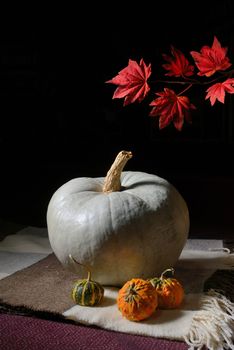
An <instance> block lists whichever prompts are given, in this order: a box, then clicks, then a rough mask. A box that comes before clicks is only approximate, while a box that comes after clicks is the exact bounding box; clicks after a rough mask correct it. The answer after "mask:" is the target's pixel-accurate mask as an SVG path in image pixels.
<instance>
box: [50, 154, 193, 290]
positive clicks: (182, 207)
mask: <svg viewBox="0 0 234 350" xmlns="http://www.w3.org/2000/svg"><path fill="white" fill-rule="evenodd" d="M129 158H131V152H126V151H122V152H120V153H119V154H118V156H117V158H116V160H115V162H114V164H113V165H112V167H111V169H110V171H109V172H108V174H107V176H106V178H102V177H100V178H86V177H82V178H76V179H73V180H71V181H69V182H67V183H65V184H64V185H63V186H61V187H60V188H59V189H58V190H57V191H56V192H55V193H54V195H53V196H52V198H51V200H50V203H49V206H48V211H47V225H48V233H49V240H50V243H51V247H52V249H53V251H54V253H55V255H56V256H57V258H58V259H59V261H60V262H61V263H62V264H63V265H64V267H67V268H68V269H70V270H72V271H73V272H74V270H73V269H74V264H71V263H70V260H69V255H70V254H71V255H72V256H74V258H75V259H76V260H77V261H79V262H80V263H81V264H84V265H86V266H89V268H90V270H92V274H93V277H94V278H95V280H97V281H98V282H99V283H101V284H103V285H112V286H122V285H123V284H124V283H125V282H126V281H128V280H130V279H131V278H136V277H138V278H151V277H154V276H157V275H159V274H160V273H161V272H162V271H164V270H165V269H167V268H168V267H171V266H173V265H174V264H175V262H176V261H177V260H178V258H179V255H180V253H181V251H182V249H183V247H184V245H185V242H186V240H187V236H188V232H189V212H188V208H187V205H186V202H185V201H184V199H183V198H182V196H181V195H180V194H179V192H178V191H177V190H176V189H175V188H174V187H173V186H172V185H171V184H170V183H169V182H168V181H167V180H165V179H162V178H160V177H158V176H156V175H153V174H148V173H143V172H135V171H125V172H122V169H123V167H124V165H125V164H126V162H127V160H128V159H129ZM113 179H114V180H113ZM121 185H122V187H121V188H120V186H121ZM76 272H77V271H76Z"/></svg>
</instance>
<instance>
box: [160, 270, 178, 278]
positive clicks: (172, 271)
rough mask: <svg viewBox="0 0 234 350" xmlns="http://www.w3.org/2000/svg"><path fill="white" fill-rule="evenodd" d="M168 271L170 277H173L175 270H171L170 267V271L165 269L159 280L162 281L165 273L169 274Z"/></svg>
mask: <svg viewBox="0 0 234 350" xmlns="http://www.w3.org/2000/svg"><path fill="white" fill-rule="evenodd" d="M169 271H170V272H171V273H172V275H174V273H175V270H174V269H173V267H171V268H170V269H166V270H165V271H163V272H162V274H161V276H160V280H163V279H164V275H165V273H167V272H169Z"/></svg>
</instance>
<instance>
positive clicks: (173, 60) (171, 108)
mask: <svg viewBox="0 0 234 350" xmlns="http://www.w3.org/2000/svg"><path fill="white" fill-rule="evenodd" d="M227 51H228V50H227V48H226V47H222V46H221V44H220V42H219V40H218V39H217V37H216V36H215V37H214V40H213V44H212V46H211V47H209V46H203V47H202V48H201V50H200V52H197V51H191V52H190V55H191V58H192V60H193V63H191V62H190V61H189V60H188V58H187V57H186V56H185V55H184V54H183V52H181V51H180V50H178V49H176V48H175V47H174V46H171V53H170V55H168V54H163V55H162V57H163V59H164V60H165V63H164V64H163V65H162V67H163V69H165V71H166V73H165V76H168V77H170V78H169V79H171V77H173V79H174V80H162V79H158V80H157V79H156V80H155V81H153V82H152V81H150V79H151V78H152V65H151V63H149V64H148V65H147V64H146V63H145V61H144V59H143V58H142V59H141V60H140V62H139V63H137V61H134V60H131V59H129V62H128V66H127V67H125V68H123V69H122V70H121V71H120V72H119V73H118V74H117V75H116V76H115V77H114V78H112V79H111V80H108V81H107V82H106V83H111V84H114V85H117V88H116V90H115V91H114V94H113V99H116V98H118V99H120V98H123V99H124V103H123V105H124V106H127V105H129V104H131V103H134V102H142V101H143V100H144V99H145V97H146V96H147V95H148V94H149V92H151V91H152V88H151V86H152V85H153V84H155V85H156V86H157V84H158V83H159V82H160V83H162V82H163V83H165V85H167V86H165V87H164V89H163V91H156V92H154V99H153V100H152V101H151V102H150V104H149V106H150V107H151V110H150V113H149V115H150V116H151V117H158V118H159V128H160V129H162V128H164V127H166V126H167V125H169V124H171V123H173V124H174V126H175V128H176V129H177V130H181V129H182V127H183V124H184V120H186V121H187V122H191V121H192V119H191V111H192V110H193V109H196V106H195V105H194V104H193V103H192V102H191V101H190V99H189V98H188V96H186V95H185V93H186V92H187V91H188V90H189V89H191V88H192V87H193V86H194V85H204V86H206V87H207V88H206V90H205V93H206V95H205V99H206V100H209V101H210V104H211V106H213V105H214V104H215V103H216V102H217V101H219V102H221V103H224V102H225V95H226V94H233V93H234V78H232V75H233V73H234V71H233V70H229V68H230V67H231V65H232V63H231V62H230V59H229V58H228V57H227ZM194 76H195V78H194ZM175 79H176V80H175ZM201 79H203V80H201ZM173 84H177V87H178V84H182V85H183V89H182V90H181V91H179V92H175V90H173V89H172V88H169V87H168V86H169V85H173Z"/></svg>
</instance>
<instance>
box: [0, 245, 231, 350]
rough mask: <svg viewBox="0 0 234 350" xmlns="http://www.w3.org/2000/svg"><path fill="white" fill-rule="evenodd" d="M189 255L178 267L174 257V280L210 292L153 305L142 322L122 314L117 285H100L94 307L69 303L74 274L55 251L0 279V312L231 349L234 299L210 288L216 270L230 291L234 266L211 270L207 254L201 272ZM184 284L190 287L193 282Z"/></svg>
mask: <svg viewBox="0 0 234 350" xmlns="http://www.w3.org/2000/svg"><path fill="white" fill-rule="evenodd" d="M193 254H194V256H195V257H196V255H197V254H198V252H192V251H189V253H186V252H185V253H184V255H183V257H184V262H185V266H186V265H187V264H188V261H190V264H189V267H188V269H185V270H184V271H183V267H184V265H183V263H182V260H180V261H179V264H178V275H179V276H180V277H179V279H180V280H182V279H183V278H184V279H185V280H184V281H183V283H184V285H185V286H186V284H187V285H188V283H187V281H186V280H187V279H188V280H189V276H190V280H191V281H196V283H195V284H194V286H196V288H198V286H199V278H200V280H201V281H204V283H202V284H203V286H205V285H207V286H208V288H212V289H211V290H210V292H209V293H208V294H207V293H205V294H204V293H202V294H201V293H200V292H199V291H197V292H196V293H194V294H192V293H191V290H190V291H189V293H188V294H186V298H185V302H184V304H183V307H182V308H181V309H179V310H163V311H162V310H158V311H157V312H156V313H155V315H154V316H153V317H151V318H150V319H148V320H146V321H143V322H130V321H128V320H125V319H123V318H122V316H121V315H120V313H119V311H118V310H117V306H116V302H115V300H116V296H117V292H118V290H117V289H116V288H105V298H104V301H103V303H102V304H101V305H100V306H98V307H81V306H78V305H74V303H73V301H72V299H71V289H72V286H73V283H74V281H75V280H76V279H77V276H76V275H75V274H72V273H71V272H69V271H67V270H65V269H64V268H63V267H62V265H61V264H60V263H59V262H58V260H57V258H56V257H55V256H54V254H50V255H49V256H48V257H46V258H45V259H43V260H40V261H39V262H37V263H35V264H33V265H31V266H30V267H27V268H25V269H23V270H20V271H17V272H15V273H14V274H12V275H10V276H8V277H6V278H4V279H2V280H1V281H0V300H1V304H0V309H2V311H3V312H11V313H18V314H20V313H22V314H25V313H26V314H31V315H36V316H39V317H41V316H42V317H46V318H51V319H53V318H54V317H55V319H62V318H64V317H65V319H66V320H73V321H75V322H78V323H83V324H86V325H96V326H99V327H101V328H104V329H108V330H113V331H118V332H123V333H128V334H137V335H146V336H153V337H157V338H160V337H161V338H165V339H172V340H184V341H186V342H187V344H188V345H190V349H202V347H203V346H204V345H206V346H207V348H208V349H212V350H220V349H229V348H230V349H234V345H233V342H232V339H233V332H234V316H233V315H234V304H232V303H231V302H230V301H229V299H227V298H226V297H224V296H223V295H222V294H219V293H217V292H215V291H214V290H213V288H214V287H215V284H216V280H217V279H216V278H215V275H217V273H218V275H219V276H218V280H219V281H221V279H219V277H220V275H221V276H222V278H223V282H222V283H221V285H222V289H224V288H223V287H225V286H226V287H227V291H228V293H230V296H231V295H232V294H233V292H232V289H233V288H231V286H232V283H233V280H234V274H233V271H231V270H223V271H221V270H219V271H218V272H217V271H216V272H215V273H214V274H213V275H210V271H211V270H210V268H209V264H211V265H212V264H213V263H214V261H213V260H215V259H207V263H206V267H207V268H208V269H204V271H202V273H201V271H200V272H199V268H200V267H199V263H198V261H197V260H196V259H194V260H193V259H192V258H193ZM210 254H211V255H212V256H213V258H214V256H217V257H218V254H217V253H214V252H213V253H210ZM223 254H224V253H222V262H223V265H222V266H223V267H225V261H226V259H227V260H229V259H228V257H225V259H224V258H223ZM208 255H209V254H208ZM205 256H207V252H205V255H204V253H203V259H205ZM232 258H233V257H232ZM191 261H192V262H193V263H192V262H191ZM232 262H233V259H232ZM203 263H204V262H203ZM220 266H221V265H220ZM194 268H195V269H196V270H195V271H196V278H194ZM209 275H210V277H209V278H208V279H207V276H209ZM198 277H199V278H198ZM189 284H190V288H192V287H191V286H192V284H191V283H189ZM219 287H220V284H219ZM192 289H193V288H192ZM202 325H203V327H202Z"/></svg>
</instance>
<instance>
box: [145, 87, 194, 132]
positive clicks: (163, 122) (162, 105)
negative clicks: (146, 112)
mask: <svg viewBox="0 0 234 350" xmlns="http://www.w3.org/2000/svg"><path fill="white" fill-rule="evenodd" d="M156 95H157V96H159V97H157V98H156V99H155V100H153V101H152V102H151V103H150V106H153V108H152V110H151V112H150V116H152V117H156V116H159V129H162V128H165V127H166V126H167V125H168V124H170V123H171V122H173V124H174V126H175V128H176V129H177V130H179V131H180V130H181V129H182V127H183V123H184V119H186V121H188V122H191V118H190V109H195V106H194V105H193V104H191V102H190V100H189V98H188V97H187V96H179V95H176V93H175V92H174V91H173V90H171V89H167V88H164V91H161V92H158V93H156Z"/></svg>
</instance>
